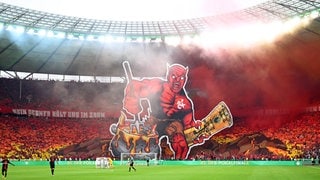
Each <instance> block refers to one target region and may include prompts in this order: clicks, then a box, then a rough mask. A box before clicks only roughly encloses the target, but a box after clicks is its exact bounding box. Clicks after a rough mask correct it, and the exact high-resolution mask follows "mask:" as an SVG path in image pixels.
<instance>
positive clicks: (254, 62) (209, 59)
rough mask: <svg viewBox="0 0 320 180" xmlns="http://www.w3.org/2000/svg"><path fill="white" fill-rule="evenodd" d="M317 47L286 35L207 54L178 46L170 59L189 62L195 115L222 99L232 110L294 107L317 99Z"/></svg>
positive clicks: (319, 98) (319, 63)
mask: <svg viewBox="0 0 320 180" xmlns="http://www.w3.org/2000/svg"><path fill="white" fill-rule="evenodd" d="M319 45H320V42H319V41H314V42H301V41H298V40H296V39H293V38H292V37H287V38H283V39H282V40H281V41H278V42H277V43H274V44H273V45H264V46H257V47H254V48H251V49H242V50H239V49H238V50H234V49H232V48H227V47H226V48H225V49H220V50H218V51H217V50H215V52H216V53H211V54H210V55H208V53H205V51H204V50H203V49H201V48H199V47H195V48H194V49H191V48H190V47H188V50H186V51H183V50H184V48H181V49H180V50H179V51H176V53H173V59H176V61H177V62H178V63H181V64H184V65H186V66H189V69H190V70H189V80H188V84H187V86H186V90H187V91H188V92H189V95H190V97H191V98H192V100H193V102H194V105H195V111H196V117H199V118H201V117H204V116H205V115H206V114H207V113H208V112H209V111H210V110H211V109H212V108H213V107H214V106H215V105H216V104H217V103H218V102H219V101H222V100H223V101H225V102H226V103H227V105H228V106H229V108H230V109H231V111H232V112H234V113H235V114H238V113H240V112H245V111H248V112H250V111H251V110H252V109H259V110H261V109H290V110H294V109H297V108H304V107H306V106H308V105H310V104H319V102H320V95H319V89H320V52H319V51H318V50H317V49H318V47H320V46H319ZM181 51H182V52H181ZM186 54H187V55H186Z"/></svg>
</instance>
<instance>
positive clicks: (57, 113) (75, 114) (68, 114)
mask: <svg viewBox="0 0 320 180" xmlns="http://www.w3.org/2000/svg"><path fill="white" fill-rule="evenodd" d="M12 113H14V114H17V115H29V116H38V117H57V118H106V113H105V112H80V111H61V110H53V111H49V110H36V109H12Z"/></svg>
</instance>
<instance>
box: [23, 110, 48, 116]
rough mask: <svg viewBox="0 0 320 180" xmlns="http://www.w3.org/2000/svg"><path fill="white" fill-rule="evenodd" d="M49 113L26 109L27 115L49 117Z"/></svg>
mask: <svg viewBox="0 0 320 180" xmlns="http://www.w3.org/2000/svg"><path fill="white" fill-rule="evenodd" d="M50 114H51V113H50V111H41V110H32V109H28V115H30V116H41V117H50Z"/></svg>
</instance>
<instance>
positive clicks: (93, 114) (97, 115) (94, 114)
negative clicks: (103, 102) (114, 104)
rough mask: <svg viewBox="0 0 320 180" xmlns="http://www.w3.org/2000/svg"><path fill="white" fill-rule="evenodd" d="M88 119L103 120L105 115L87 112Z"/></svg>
mask: <svg viewBox="0 0 320 180" xmlns="http://www.w3.org/2000/svg"><path fill="white" fill-rule="evenodd" d="M89 117H90V118H105V114H104V113H102V112H89Z"/></svg>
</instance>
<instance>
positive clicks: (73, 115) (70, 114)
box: [68, 111, 80, 118]
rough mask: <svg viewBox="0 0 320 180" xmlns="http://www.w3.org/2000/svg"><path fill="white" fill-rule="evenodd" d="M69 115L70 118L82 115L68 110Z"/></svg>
mask: <svg viewBox="0 0 320 180" xmlns="http://www.w3.org/2000/svg"><path fill="white" fill-rule="evenodd" d="M68 117H69V118H79V117H80V113H79V112H74V111H72V112H68Z"/></svg>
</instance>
